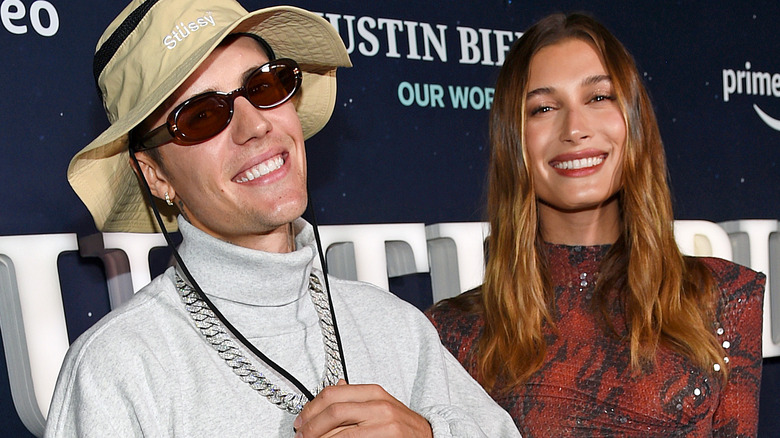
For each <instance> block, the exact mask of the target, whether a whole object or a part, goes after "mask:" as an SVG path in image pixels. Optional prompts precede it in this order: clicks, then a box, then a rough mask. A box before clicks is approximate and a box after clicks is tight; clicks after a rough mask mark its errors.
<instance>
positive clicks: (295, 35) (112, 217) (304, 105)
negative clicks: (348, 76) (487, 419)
mask: <svg viewBox="0 0 780 438" xmlns="http://www.w3.org/2000/svg"><path fill="white" fill-rule="evenodd" d="M241 32H245V33H252V34H256V35H259V36H260V37H261V38H263V39H264V40H265V41H267V42H268V44H269V45H270V46H271V48H272V49H273V51H274V53H275V54H276V57H277V58H292V59H294V60H295V61H297V62H298V64H299V65H300V67H301V70H303V82H302V86H301V90H300V91H299V94H298V98H297V99H296V110H297V112H298V117H299V118H300V120H301V126H302V127H303V134H304V137H305V138H309V137H311V136H312V135H314V134H316V133H317V132H318V131H319V130H320V129H322V127H323V126H325V124H326V123H327V122H328V120H329V119H330V116H331V114H332V112H333V107H334V105H335V101H336V68H337V67H350V66H351V65H352V64H351V63H350V60H349V55H348V54H347V50H346V48H345V47H344V43H343V42H342V40H341V37H340V36H339V34H338V32H336V30H335V29H334V28H333V26H331V25H330V23H328V22H327V21H326V20H325V19H323V18H322V17H320V16H318V15H316V14H313V13H311V12H308V11H305V10H303V9H299V8H295V7H291V6H277V7H270V8H264V9H260V10H258V11H254V12H251V13H249V12H247V11H246V10H245V9H244V8H243V7H241V5H239V4H238V3H236V2H235V1H233V0H145V1H144V0H134V1H133V2H132V3H131V4H130V5H129V6H127V8H125V10H124V11H122V13H121V14H120V15H119V16H118V17H117V18H116V19H115V20H114V21H113V22H112V23H111V24H110V25H109V27H108V29H106V31H105V32H104V33H103V36H102V37H101V38H100V41H99V42H98V45H97V49H96V53H95V78H96V81H97V85H98V88H99V91H100V93H101V94H102V98H103V105H104V107H105V110H106V113H107V114H108V119H109V121H110V122H111V126H110V127H109V128H108V129H106V130H105V131H104V132H103V133H102V134H100V135H99V136H98V137H97V138H96V139H95V140H94V141H92V143H90V144H89V145H87V147H85V148H84V149H82V150H81V151H79V152H78V153H77V154H76V156H75V157H73V159H72V160H71V162H70V166H69V167H68V181H69V182H70V184H71V186H72V187H73V189H74V190H75V191H76V193H77V194H78V196H79V197H80V198H81V200H82V201H83V202H84V204H86V206H87V208H88V209H89V211H90V212H91V213H92V217H93V218H94V219H95V224H96V225H97V228H98V229H99V230H101V231H124V232H156V231H159V227H158V226H157V223H156V221H155V219H154V216H153V213H152V210H151V208H150V207H149V205H148V203H147V202H146V200H145V196H144V195H143V193H144V192H143V191H142V190H143V189H142V186H141V183H140V182H139V181H138V178H137V177H136V175H135V173H134V172H133V169H132V167H131V166H130V158H129V152H128V147H129V133H130V131H131V130H132V129H133V128H135V127H136V126H137V125H138V124H139V123H141V122H142V121H143V120H144V119H145V118H146V117H148V116H149V115H150V114H151V113H152V112H153V111H154V110H155V109H156V108H157V107H158V106H160V105H161V104H162V103H163V102H164V101H165V99H166V98H168V96H170V95H171V94H172V93H173V92H174V91H175V90H176V88H178V87H179V85H181V84H182V82H184V81H185V80H186V79H187V77H189V76H190V75H191V74H192V72H193V71H194V70H195V69H196V68H198V66H199V65H200V64H201V63H202V62H203V61H204V60H205V59H206V58H207V57H208V56H209V54H210V53H211V52H212V51H213V50H214V48H216V47H217V45H219V43H220V42H221V41H222V40H223V39H224V38H225V37H226V36H227V35H228V34H231V33H241ZM157 205H158V206H159V207H160V212H161V213H162V214H163V219H164V222H165V225H166V228H168V230H170V231H173V230H175V229H177V225H176V215H175V211H174V210H173V209H172V207H168V206H167V205H165V203H164V202H158V203H157Z"/></svg>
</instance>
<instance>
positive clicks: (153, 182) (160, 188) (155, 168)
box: [130, 152, 176, 199]
mask: <svg viewBox="0 0 780 438" xmlns="http://www.w3.org/2000/svg"><path fill="white" fill-rule="evenodd" d="M135 158H136V159H137V160H138V165H139V166H140V167H141V172H142V173H143V174H142V175H139V176H141V177H143V178H145V179H146V182H147V184H149V189H151V191H152V194H153V195H154V196H156V197H157V198H160V199H165V195H166V194H167V195H168V198H169V199H173V198H175V197H176V191H175V190H174V188H173V186H172V185H171V184H170V182H169V181H168V177H167V176H166V175H165V171H164V170H163V168H162V166H160V163H158V162H157V161H156V160H154V159H153V158H152V157H150V156H149V154H147V153H146V152H136V153H135ZM130 160H131V161H132V158H131V159H130ZM131 165H132V163H131ZM132 167H133V170H135V172H136V173H138V169H137V168H136V167H135V166H132Z"/></svg>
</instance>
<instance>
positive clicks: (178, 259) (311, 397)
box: [129, 146, 349, 401]
mask: <svg viewBox="0 0 780 438" xmlns="http://www.w3.org/2000/svg"><path fill="white" fill-rule="evenodd" d="M129 153H130V156H131V157H132V159H133V163H134V164H135V166H136V169H138V174H139V176H140V180H141V181H142V182H143V186H144V188H145V189H146V195H147V196H148V200H149V204H150V205H151V206H152V211H153V212H154V217H155V218H156V219H157V224H158V225H159V226H160V230H161V231H162V233H163V236H164V237H165V241H166V242H167V243H168V246H169V247H170V248H171V251H172V252H173V257H174V258H175V259H176V264H177V265H178V268H180V269H181V271H182V273H183V274H184V276H185V277H187V281H188V282H189V284H190V286H192V288H193V289H194V290H195V292H196V293H197V294H198V296H199V297H200V298H201V299H202V300H203V301H204V302H205V303H206V305H208V307H209V309H210V310H211V311H212V312H214V315H215V316H216V317H217V318H218V319H219V321H220V322H221V323H222V325H224V326H225V328H227V329H228V331H229V332H230V333H231V334H232V335H233V336H234V337H235V338H236V339H237V340H238V341H239V342H241V344H243V345H244V347H246V348H247V349H248V350H249V351H251V352H252V354H254V355H255V356H257V358H258V359H260V360H261V361H263V362H264V363H265V364H266V365H267V366H268V367H269V368H271V369H273V370H274V371H276V372H277V373H279V374H280V375H281V376H283V377H284V378H285V379H287V381H288V382H290V383H291V384H293V385H294V386H295V387H296V388H297V389H298V391H300V392H301V393H302V394H303V395H304V396H306V398H307V399H309V401H311V400H314V395H312V393H311V391H309V390H308V389H307V388H306V386H304V385H303V384H302V383H301V382H300V381H299V380H298V379H296V378H295V377H294V376H293V375H292V374H290V373H289V372H288V371H287V370H285V369H284V368H283V367H282V366H281V365H279V364H277V363H276V362H274V361H273V360H271V358H269V357H268V356H266V355H265V354H263V352H262V351H260V350H259V349H258V348H257V347H255V346H254V345H253V344H252V343H251V342H249V340H247V339H246V337H244V335H243V334H241V332H240V331H239V330H238V329H237V328H235V327H234V326H233V324H231V323H230V321H228V320H227V318H225V316H224V315H223V314H222V312H220V311H219V309H217V306H215V305H214V303H212V302H211V300H210V299H209V297H207V296H206V294H205V293H204V292H203V290H202V289H201V288H200V286H199V285H198V283H197V282H196V281H195V279H194V278H193V276H192V274H190V271H189V269H187V266H186V265H185V264H184V260H182V258H181V256H180V255H179V252H178V251H177V250H176V246H175V245H174V244H173V240H172V239H171V237H170V235H169V234H168V230H167V229H166V228H165V224H164V223H163V221H162V217H161V216H160V212H159V211H158V210H157V206H156V205H155V203H154V195H152V190H151V189H150V188H149V183H148V182H146V177H144V174H143V171H142V170H141V165H140V164H139V163H138V159H136V157H135V154H134V153H133V150H132V146H130V150H129ZM307 194H308V192H307ZM308 204H309V207H308V208H309V209H310V211H311V214H312V217H313V218H314V217H315V216H314V208H313V207H312V202H311V196H309V203H308ZM313 228H314V239H315V241H316V243H317V253H318V254H319V258H320V264H321V265H322V272H323V276H324V277H325V292H326V293H327V295H328V305H329V310H330V316H331V319H332V320H333V333H334V334H335V336H336V344H337V345H338V347H339V358H340V359H341V370H342V372H343V373H344V380H345V381H347V383H349V378H348V377H347V365H346V362H345V361H344V347H343V346H342V344H341V336H340V335H339V328H338V325H337V324H336V313H335V312H334V310H333V299H332V297H331V294H330V283H329V282H328V269H327V265H326V264H325V257H324V256H323V253H322V244H321V242H320V233H319V230H318V229H317V220H316V218H315V219H314V224H313Z"/></svg>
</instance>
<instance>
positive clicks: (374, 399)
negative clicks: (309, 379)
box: [294, 380, 433, 438]
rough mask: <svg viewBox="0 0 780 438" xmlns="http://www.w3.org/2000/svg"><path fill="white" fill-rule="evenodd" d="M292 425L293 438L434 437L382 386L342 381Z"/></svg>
mask: <svg viewBox="0 0 780 438" xmlns="http://www.w3.org/2000/svg"><path fill="white" fill-rule="evenodd" d="M294 426H295V430H296V431H297V434H296V435H295V438H331V437H338V438H357V437H421V438H432V437H433V432H432V431H431V425H430V424H428V421H427V420H426V419H425V418H423V417H422V416H420V415H419V414H418V413H416V412H414V411H412V410H411V409H409V408H407V407H406V406H405V405H404V404H403V403H401V402H399V401H398V400H396V399H395V398H394V397H393V396H391V395H390V394H388V393H387V391H385V390H384V389H383V388H382V387H381V386H379V385H347V383H346V382H344V380H340V381H339V383H338V384H337V385H336V386H329V387H326V388H325V389H323V390H322V391H321V392H320V393H319V394H317V397H315V398H314V400H312V401H310V402H309V403H307V404H306V406H305V407H304V408H303V411H301V413H300V414H298V418H296V419H295V423H294Z"/></svg>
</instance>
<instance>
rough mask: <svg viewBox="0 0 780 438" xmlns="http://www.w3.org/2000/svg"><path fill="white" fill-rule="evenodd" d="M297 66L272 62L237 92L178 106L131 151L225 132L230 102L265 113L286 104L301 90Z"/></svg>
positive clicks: (196, 98)
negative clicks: (242, 102)
mask: <svg viewBox="0 0 780 438" xmlns="http://www.w3.org/2000/svg"><path fill="white" fill-rule="evenodd" d="M302 78H303V74H302V73H301V69H300V67H298V63H296V62H295V61H293V60H292V59H276V60H273V61H270V62H268V63H266V64H263V65H261V66H260V67H258V68H257V69H256V70H255V71H253V72H252V73H250V74H249V76H247V78H246V80H244V85H243V86H241V88H238V89H236V90H233V91H231V92H230V93H223V92H220V91H209V92H207V93H203V94H199V95H197V96H194V97H191V98H189V99H187V100H186V101H184V102H182V103H181V104H179V105H178V106H177V107H176V108H174V109H173V111H171V113H170V114H169V115H168V120H167V121H166V122H165V124H164V125H160V126H158V127H156V128H154V129H152V130H151V131H149V132H148V133H146V134H144V135H143V136H141V138H140V139H138V140H137V141H135V142H134V143H135V144H134V149H135V150H136V151H144V150H147V149H152V148H156V147H158V146H162V145H163V144H165V143H168V142H169V141H173V142H174V143H176V144H179V145H183V146H190V145H194V144H197V143H201V142H204V141H206V140H208V139H210V138H211V137H214V136H215V135H217V134H219V133H220V132H222V130H224V129H225V128H227V126H228V125H229V124H230V120H232V119H233V102H234V101H235V100H236V98H237V97H239V96H243V97H245V98H246V100H248V101H249V103H251V104H252V105H253V106H254V107H255V108H258V109H269V108H274V107H277V106H279V105H281V104H283V103H285V102H287V101H288V100H290V98H291V97H292V96H293V95H294V94H295V92H297V91H298V89H299V88H301V80H302Z"/></svg>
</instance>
